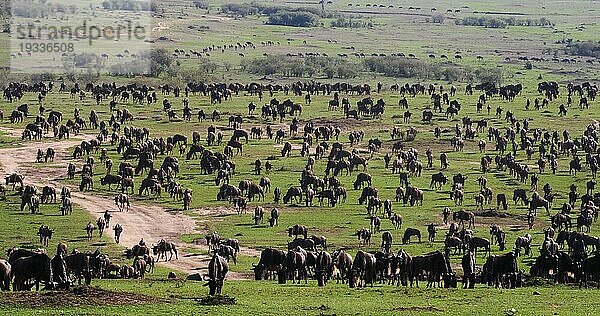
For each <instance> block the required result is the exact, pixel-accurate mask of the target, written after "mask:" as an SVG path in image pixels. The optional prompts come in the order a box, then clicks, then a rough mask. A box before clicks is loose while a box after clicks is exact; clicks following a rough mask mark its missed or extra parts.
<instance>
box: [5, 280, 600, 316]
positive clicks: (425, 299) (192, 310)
mask: <svg viewBox="0 0 600 316" xmlns="http://www.w3.org/2000/svg"><path fill="white" fill-rule="evenodd" d="M154 277H156V275H155V276H153V277H151V278H148V279H147V280H144V281H120V280H119V281H115V280H112V281H99V282H97V283H98V284H99V285H100V286H101V287H102V288H105V289H109V290H115V291H129V292H136V293H141V294H146V295H151V296H157V297H159V298H164V299H166V300H167V302H166V303H160V304H155V305H152V306H148V305H141V304H140V305H129V306H112V307H111V306H104V307H102V308H101V309H99V308H98V307H96V306H80V307H64V308H43V309H35V310H34V309H15V308H7V309H5V312H7V313H17V314H19V315H33V314H40V313H41V314H44V315H45V314H56V313H60V314H63V315H76V314H93V315H96V314H111V315H132V314H139V313H144V314H149V315H163V314H165V313H169V314H179V315H191V314H194V315H197V314H203V315H226V314H227V315H231V314H242V313H243V314H246V315H298V314H302V315H323V314H325V315H333V314H338V315H339V314H342V315H347V314H361V315H362V314H371V315H372V314H377V315H398V313H402V314H408V315H413V314H453V315H473V314H478V315H479V314H504V313H508V312H510V310H511V309H514V310H515V311H516V312H517V314H519V315H548V314H553V313H557V314H559V315H582V314H593V313H596V312H597V311H598V309H599V308H600V306H599V305H598V303H597V302H595V301H594V302H592V301H591V300H590V298H592V297H595V296H596V293H597V290H595V289H590V290H577V289H576V288H571V287H564V286H555V287H527V288H520V289H515V290H497V289H493V288H487V287H478V288H476V289H475V290H462V289H455V290H448V289H424V288H422V287H421V288H404V287H394V286H387V285H376V286H374V287H373V288H366V289H362V290H356V289H349V288H348V287H347V285H342V284H335V283H329V284H328V285H327V287H322V288H319V287H317V286H316V284H315V283H314V281H311V282H309V284H308V285H305V284H304V283H302V284H300V285H291V284H287V285H279V284H276V283H275V282H266V281H262V282H252V281H232V282H227V283H226V285H225V288H224V293H225V294H226V295H228V296H230V297H235V298H236V302H237V304H236V305H227V306H201V305H199V304H198V302H197V300H198V299H200V298H201V297H204V296H205V294H206V288H205V287H203V286H202V284H203V283H204V282H193V281H187V282H182V281H165V280H164V279H153V278H154ZM162 277H164V275H162ZM534 293H535V294H534Z"/></svg>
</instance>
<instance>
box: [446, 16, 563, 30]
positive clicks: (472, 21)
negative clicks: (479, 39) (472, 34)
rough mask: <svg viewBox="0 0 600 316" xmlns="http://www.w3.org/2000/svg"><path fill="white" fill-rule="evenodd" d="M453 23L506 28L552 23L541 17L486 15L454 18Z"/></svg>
mask: <svg viewBox="0 0 600 316" xmlns="http://www.w3.org/2000/svg"><path fill="white" fill-rule="evenodd" d="M454 23H456V24H457V25H465V26H483V27H488V28H506V27H508V26H549V25H552V22H550V21H549V20H548V19H546V18H544V17H541V18H539V19H517V18H514V17H510V18H497V17H487V16H478V17H477V16H470V17H466V18H463V19H456V20H454Z"/></svg>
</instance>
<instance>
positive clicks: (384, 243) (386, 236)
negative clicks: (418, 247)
mask: <svg viewBox="0 0 600 316" xmlns="http://www.w3.org/2000/svg"><path fill="white" fill-rule="evenodd" d="M392 241H393V237H392V233H390V232H389V231H384V232H383V233H382V234H381V249H382V250H383V252H384V253H390V249H391V248H392Z"/></svg>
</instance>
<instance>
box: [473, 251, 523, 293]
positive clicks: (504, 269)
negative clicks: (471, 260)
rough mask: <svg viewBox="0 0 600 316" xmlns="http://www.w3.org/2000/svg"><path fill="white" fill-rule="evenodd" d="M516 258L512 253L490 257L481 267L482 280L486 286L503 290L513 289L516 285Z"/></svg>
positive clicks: (517, 271)
mask: <svg viewBox="0 0 600 316" xmlns="http://www.w3.org/2000/svg"><path fill="white" fill-rule="evenodd" d="M518 273H519V270H518V267H517V257H516V256H515V253H514V252H512V251H511V252H508V253H506V254H503V255H491V256H489V257H488V258H487V261H486V262H485V264H484V265H483V271H482V278H484V279H485V280H487V283H488V285H490V286H491V285H495V286H496V288H497V287H499V286H502V287H505V288H515V287H516V283H517V280H516V279H517V275H518Z"/></svg>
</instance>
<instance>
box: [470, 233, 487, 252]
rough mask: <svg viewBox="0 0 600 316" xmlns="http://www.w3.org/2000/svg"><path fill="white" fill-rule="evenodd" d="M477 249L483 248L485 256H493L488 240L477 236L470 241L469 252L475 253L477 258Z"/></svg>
mask: <svg viewBox="0 0 600 316" xmlns="http://www.w3.org/2000/svg"><path fill="white" fill-rule="evenodd" d="M477 248H483V250H484V252H483V256H484V257H485V256H486V254H491V243H490V241H489V240H488V239H487V238H481V237H477V236H473V237H471V240H470V241H469V250H471V251H473V253H474V255H475V256H477Z"/></svg>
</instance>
